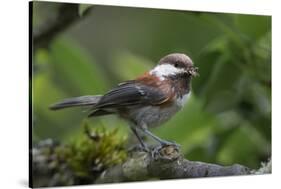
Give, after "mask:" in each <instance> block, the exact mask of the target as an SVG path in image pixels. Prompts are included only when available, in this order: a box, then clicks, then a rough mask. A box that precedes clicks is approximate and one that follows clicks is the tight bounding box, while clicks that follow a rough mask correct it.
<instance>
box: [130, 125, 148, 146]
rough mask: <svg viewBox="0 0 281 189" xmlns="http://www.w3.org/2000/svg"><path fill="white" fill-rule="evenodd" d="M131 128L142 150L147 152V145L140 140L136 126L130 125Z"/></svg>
mask: <svg viewBox="0 0 281 189" xmlns="http://www.w3.org/2000/svg"><path fill="white" fill-rule="evenodd" d="M131 129H132V131H133V133H134V134H135V135H136V137H137V139H138V140H139V142H140V144H141V147H142V149H143V150H144V151H146V152H148V151H149V149H148V147H147V146H146V144H145V143H144V141H143V140H142V138H141V137H140V135H139V134H138V132H137V130H136V128H135V127H133V126H131Z"/></svg>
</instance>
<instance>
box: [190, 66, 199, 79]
mask: <svg viewBox="0 0 281 189" xmlns="http://www.w3.org/2000/svg"><path fill="white" fill-rule="evenodd" d="M188 73H189V74H190V75H191V76H193V77H197V76H199V73H198V67H192V68H191V69H190V70H188Z"/></svg>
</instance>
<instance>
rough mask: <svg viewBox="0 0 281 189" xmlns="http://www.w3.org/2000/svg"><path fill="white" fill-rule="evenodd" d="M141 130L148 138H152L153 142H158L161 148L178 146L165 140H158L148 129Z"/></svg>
mask: <svg viewBox="0 0 281 189" xmlns="http://www.w3.org/2000/svg"><path fill="white" fill-rule="evenodd" d="M141 130H142V131H143V132H144V133H146V134H147V135H149V136H150V137H152V138H153V139H154V140H156V141H157V142H159V143H160V144H161V145H162V146H168V145H174V146H177V147H178V146H179V145H178V144H176V143H173V142H169V141H166V140H163V139H161V138H159V137H158V136H156V135H154V134H153V133H151V132H150V131H149V130H148V129H146V128H141Z"/></svg>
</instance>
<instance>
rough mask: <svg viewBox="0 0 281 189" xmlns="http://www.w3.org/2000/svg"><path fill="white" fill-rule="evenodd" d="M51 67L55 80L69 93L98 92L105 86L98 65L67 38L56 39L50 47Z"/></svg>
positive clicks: (79, 94)
mask: <svg viewBox="0 0 281 189" xmlns="http://www.w3.org/2000/svg"><path fill="white" fill-rule="evenodd" d="M51 58H52V61H51V63H50V64H51V67H52V71H51V72H52V74H53V77H54V79H55V82H56V83H57V84H58V85H59V86H60V87H61V88H64V89H65V90H66V91H68V92H69V94H71V95H75V96H76V95H77V96H81V95H90V94H92V95H93V94H100V93H103V92H104V91H105V89H106V88H107V87H106V86H107V81H106V78H105V77H103V74H102V70H101V69H100V67H99V65H97V64H95V62H94V60H93V58H92V57H91V56H90V55H89V54H88V53H87V52H86V51H85V50H84V49H82V48H81V47H79V46H78V45H77V44H75V43H74V41H71V40H70V39H68V38H59V39H57V40H56V41H55V42H54V43H53V45H52V47H51Z"/></svg>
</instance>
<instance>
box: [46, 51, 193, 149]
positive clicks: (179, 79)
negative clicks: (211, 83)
mask: <svg viewBox="0 0 281 189" xmlns="http://www.w3.org/2000/svg"><path fill="white" fill-rule="evenodd" d="M197 70H198V68H196V67H194V66H193V63H192V60H191V59H190V58H189V57H188V56H186V55H185V54H180V53H174V54H169V55H167V56H165V57H164V58H162V59H161V60H160V61H159V63H158V64H157V66H156V67H154V68H153V69H152V70H150V71H149V72H146V73H144V74H143V75H142V76H140V77H138V78H136V79H135V80H129V81H126V82H123V83H120V84H119V85H118V86H117V87H115V88H113V89H111V90H110V91H108V92H107V93H106V94H104V95H93V96H80V97H74V98H69V99H65V100H63V101H61V102H58V103H56V104H54V105H52V106H51V107H50V108H51V109H52V110H58V109H62V108H68V107H76V106H88V107H90V110H91V111H90V114H89V115H88V116H89V117H92V116H103V115H109V114H117V115H119V116H120V117H121V118H123V119H125V120H127V121H128V122H129V124H130V127H131V129H132V131H133V133H134V134H135V135H136V137H137V138H138V140H139V141H140V143H141V145H142V147H143V148H145V149H147V147H146V145H145V143H144V142H143V141H142V139H141V137H140V136H139V134H138V131H143V132H144V133H145V134H147V135H149V136H150V137H152V138H153V139H155V140H156V141H158V142H160V143H161V144H162V145H170V144H173V143H171V142H168V141H165V140H162V139H160V138H159V137H157V136H155V135H154V134H152V133H151V132H150V131H149V130H148V128H150V127H155V126H159V125H161V124H162V123H164V122H166V121H167V120H169V119H170V118H171V117H172V116H173V115H174V114H175V113H176V112H178V111H179V110H180V109H181V108H182V107H183V105H184V103H185V102H186V101H187V99H188V96H189V95H190V89H191V79H192V77H194V76H197V75H198V73H197Z"/></svg>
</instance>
